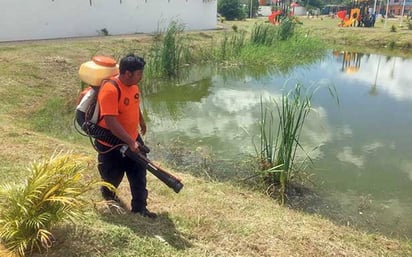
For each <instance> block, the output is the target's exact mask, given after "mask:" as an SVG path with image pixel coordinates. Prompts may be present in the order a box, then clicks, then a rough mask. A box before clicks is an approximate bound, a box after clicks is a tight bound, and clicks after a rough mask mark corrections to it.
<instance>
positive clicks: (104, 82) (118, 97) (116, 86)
mask: <svg viewBox="0 0 412 257" xmlns="http://www.w3.org/2000/svg"><path fill="white" fill-rule="evenodd" d="M107 82H109V83H110V84H112V85H113V86H114V87H115V88H116V89H117V102H119V101H120V93H121V91H120V87H119V84H117V81H116V80H113V79H107V80H106V79H105V80H103V81H102V84H101V85H100V86H101V87H102V86H103V85H105V84H106V83H107ZM96 108H99V106H98V105H97V104H96ZM102 119H103V117H101V116H100V112H99V118H98V121H97V123H99V122H100V121H101V120H102ZM97 123H96V124H97Z"/></svg>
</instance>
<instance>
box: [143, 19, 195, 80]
mask: <svg viewBox="0 0 412 257" xmlns="http://www.w3.org/2000/svg"><path fill="white" fill-rule="evenodd" d="M183 31H184V26H183V25H182V24H180V23H178V22H177V21H172V22H171V23H170V24H169V26H168V28H167V30H166V32H165V33H159V35H158V36H157V38H158V40H156V41H155V42H154V44H153V45H152V47H151V49H150V51H149V58H148V67H147V71H146V73H147V74H148V75H149V77H164V76H166V77H176V76H178V74H179V71H180V69H181V67H182V66H183V64H185V63H186V61H187V60H189V59H190V57H189V55H190V52H189V47H188V46H187V44H186V43H185V39H184V37H183V36H182V33H183Z"/></svg>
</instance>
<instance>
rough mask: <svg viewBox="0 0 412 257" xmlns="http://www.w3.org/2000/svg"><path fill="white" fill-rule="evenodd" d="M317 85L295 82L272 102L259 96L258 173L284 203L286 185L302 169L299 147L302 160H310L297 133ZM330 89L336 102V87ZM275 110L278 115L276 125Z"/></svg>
mask: <svg viewBox="0 0 412 257" xmlns="http://www.w3.org/2000/svg"><path fill="white" fill-rule="evenodd" d="M318 88H319V87H316V88H309V89H306V88H305V87H304V86H303V85H302V84H300V83H298V84H296V85H295V87H294V88H293V89H292V90H290V91H289V92H287V93H283V94H282V96H281V100H280V101H279V102H278V101H276V100H273V105H270V104H264V102H263V99H261V117H260V122H259V126H260V150H259V151H258V150H257V153H258V159H259V164H260V167H259V170H260V171H259V173H261V174H263V178H264V181H265V182H266V183H267V184H268V185H269V186H270V187H272V188H276V187H278V188H279V190H278V192H279V195H280V198H281V204H284V199H285V189H286V185H287V184H288V183H289V182H290V181H291V180H292V179H293V178H294V176H295V175H297V173H299V172H301V171H302V170H300V169H301V168H297V165H296V162H295V160H296V153H297V151H298V149H300V150H302V152H303V153H305V155H306V158H305V159H304V160H309V161H311V159H310V156H309V155H308V154H307V152H306V151H305V149H303V147H302V145H301V143H300V135H301V132H302V128H303V125H304V123H305V120H306V118H307V117H308V114H309V112H310V111H311V109H312V106H311V99H312V97H313V95H314V93H315V92H316V90H317V89H318ZM329 92H330V93H331V95H332V96H334V97H336V100H337V102H338V103H339V99H338V98H337V96H336V90H335V89H334V88H330V87H329ZM275 113H277V116H278V123H277V124H276V122H277V120H276V119H275V118H276V117H275ZM256 149H257V148H256ZM299 167H303V165H299Z"/></svg>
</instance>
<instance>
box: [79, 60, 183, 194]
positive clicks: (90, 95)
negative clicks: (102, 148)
mask: <svg viewBox="0 0 412 257" xmlns="http://www.w3.org/2000/svg"><path fill="white" fill-rule="evenodd" d="M117 73H118V68H117V66H116V61H115V60H113V59H112V58H109V57H105V56H95V57H93V60H92V61H89V62H86V63H83V64H82V65H81V66H80V70H79V75H80V78H81V80H82V81H83V82H85V83H87V84H88V85H91V86H90V87H88V88H86V89H84V90H83V92H82V93H81V94H80V96H79V99H78V102H79V103H78V105H77V107H76V117H75V127H76V129H77V127H80V128H81V130H82V131H80V130H78V129H77V131H79V133H80V134H82V135H85V136H89V138H90V141H91V143H92V145H93V147H94V148H95V149H96V146H95V145H94V143H93V140H92V138H93V139H96V140H101V141H104V142H106V143H108V144H110V145H113V146H114V147H113V149H112V150H114V149H116V148H118V146H120V149H119V151H120V152H121V153H122V155H123V156H127V157H128V158H130V159H132V160H133V161H135V162H137V163H139V164H140V165H143V166H146V167H147V169H148V170H149V171H150V172H151V173H152V174H153V175H154V176H155V177H157V178H158V179H159V180H160V181H162V182H163V183H165V184H166V185H167V186H168V187H170V188H172V189H173V190H174V191H175V192H176V193H179V191H180V190H181V189H182V188H183V184H182V182H181V180H180V179H179V178H177V177H175V176H173V175H172V174H171V173H169V172H167V171H165V170H164V169H162V168H160V167H158V166H157V165H155V164H154V163H153V162H152V161H150V160H149V159H148V158H147V157H146V156H145V154H147V153H149V152H150V149H149V148H148V147H147V146H145V145H144V143H143V140H139V139H138V143H139V150H140V152H133V151H131V150H130V149H129V147H128V146H127V144H125V143H124V142H123V141H121V140H120V139H119V138H117V137H116V136H114V135H113V134H112V133H111V131H110V130H108V129H105V128H103V127H100V126H98V125H97V122H98V119H99V106H98V105H97V95H98V92H99V88H100V85H101V83H102V81H104V80H105V79H108V78H110V77H112V76H114V75H116V74H117ZM115 86H116V87H117V89H118V92H119V99H120V89H119V88H118V86H117V85H115ZM83 132H84V133H83ZM140 139H141V138H140ZM96 150H97V149H96Z"/></svg>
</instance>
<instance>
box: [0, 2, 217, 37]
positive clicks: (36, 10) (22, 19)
mask: <svg viewBox="0 0 412 257" xmlns="http://www.w3.org/2000/svg"><path fill="white" fill-rule="evenodd" d="M0 10H1V15H0V41H12V40H30V39H50V38H64V37H82V36H95V35H98V34H99V33H100V32H101V30H102V29H106V30H107V31H108V32H109V34H110V35H120V34H134V33H152V32H156V31H158V30H159V29H161V30H164V29H165V28H167V26H168V25H169V23H170V21H172V20H177V21H179V22H180V23H182V24H184V25H185V27H186V30H204V29H214V28H216V24H217V20H216V13H217V0H0Z"/></svg>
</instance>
